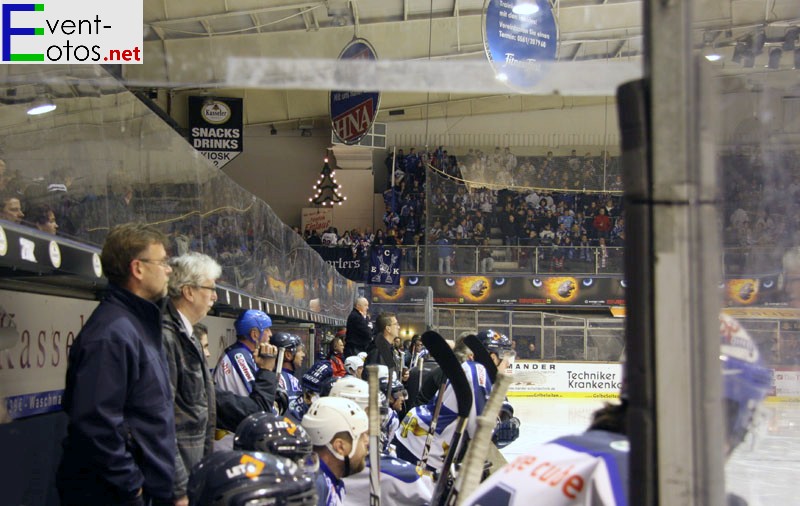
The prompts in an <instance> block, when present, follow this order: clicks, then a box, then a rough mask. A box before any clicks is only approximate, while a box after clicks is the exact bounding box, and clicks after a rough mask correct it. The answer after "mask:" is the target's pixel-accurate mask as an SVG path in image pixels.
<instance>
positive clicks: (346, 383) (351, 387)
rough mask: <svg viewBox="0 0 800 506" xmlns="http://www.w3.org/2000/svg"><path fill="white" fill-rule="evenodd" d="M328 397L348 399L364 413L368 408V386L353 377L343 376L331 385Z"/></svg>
mask: <svg viewBox="0 0 800 506" xmlns="http://www.w3.org/2000/svg"><path fill="white" fill-rule="evenodd" d="M330 396H331V397H341V398H343V399H350V400H351V401H353V402H355V403H356V404H358V405H359V407H361V409H363V410H364V411H366V410H367V406H369V384H368V383H367V382H366V381H364V380H360V379H358V378H356V377H355V376H345V377H344V378H341V379H339V381H337V382H336V383H334V384H333V386H332V387H331V393H330Z"/></svg>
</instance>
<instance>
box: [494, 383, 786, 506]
mask: <svg viewBox="0 0 800 506" xmlns="http://www.w3.org/2000/svg"><path fill="white" fill-rule="evenodd" d="M509 400H510V401H511V403H512V404H513V405H514V411H515V414H516V416H517V417H518V418H519V419H520V421H521V422H522V425H521V427H520V437H519V439H517V440H516V441H515V442H514V443H513V444H511V445H509V446H508V447H506V448H505V449H503V451H502V453H503V455H504V456H505V457H506V459H509V460H510V459H513V458H514V457H516V456H517V455H521V454H524V453H526V449H528V448H531V447H533V446H534V445H537V444H541V443H545V442H547V441H549V440H551V439H554V438H556V437H558V436H561V435H565V434H575V433H580V432H582V431H583V430H585V429H586V427H587V426H588V424H589V420H590V418H591V414H592V412H593V411H594V410H595V409H597V408H599V407H601V406H602V405H603V401H602V400H595V399H571V398H564V399H552V398H548V399H543V398H536V397H512V398H510V399H509ZM754 432H755V435H754V437H751V438H749V439H747V440H745V442H744V443H742V445H741V446H740V447H739V448H738V449H737V450H736V451H735V452H734V454H733V455H732V456H731V458H730V460H729V461H728V464H727V467H726V488H727V490H728V491H729V492H733V493H735V494H737V495H739V496H741V497H743V498H745V499H746V500H747V502H748V504H749V505H750V506H775V505H788V504H800V499H798V497H797V479H798V478H800V403H794V402H776V401H768V402H766V403H765V404H764V406H763V408H762V412H761V413H760V415H759V423H758V425H757V427H756V429H755V431H754Z"/></svg>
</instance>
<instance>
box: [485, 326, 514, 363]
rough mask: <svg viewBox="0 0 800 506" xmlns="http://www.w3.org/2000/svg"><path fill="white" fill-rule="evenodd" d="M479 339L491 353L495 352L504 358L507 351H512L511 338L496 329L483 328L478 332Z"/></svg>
mask: <svg viewBox="0 0 800 506" xmlns="http://www.w3.org/2000/svg"><path fill="white" fill-rule="evenodd" d="M478 340H479V341H480V342H481V344H483V346H484V347H486V349H487V350H488V351H489V353H494V354H496V355H497V357H498V358H500V359H502V358H503V356H504V355H505V354H506V353H509V352H510V351H511V339H509V338H508V336H506V335H505V334H501V333H500V332H495V331H494V330H491V329H489V330H481V331H480V332H478Z"/></svg>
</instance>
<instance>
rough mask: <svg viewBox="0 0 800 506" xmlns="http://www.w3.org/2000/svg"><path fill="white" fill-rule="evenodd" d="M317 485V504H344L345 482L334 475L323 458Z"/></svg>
mask: <svg viewBox="0 0 800 506" xmlns="http://www.w3.org/2000/svg"><path fill="white" fill-rule="evenodd" d="M316 487H317V506H341V505H342V504H344V502H343V501H344V482H343V481H342V480H340V479H339V478H337V477H336V476H334V474H333V472H331V470H330V468H329V467H328V466H327V464H325V462H323V461H322V460H320V461H319V471H317V478H316ZM365 504H369V503H368V502H367V503H365Z"/></svg>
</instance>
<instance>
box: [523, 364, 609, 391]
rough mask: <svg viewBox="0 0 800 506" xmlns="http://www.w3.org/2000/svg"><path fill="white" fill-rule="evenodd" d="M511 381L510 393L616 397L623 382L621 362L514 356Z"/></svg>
mask: <svg viewBox="0 0 800 506" xmlns="http://www.w3.org/2000/svg"><path fill="white" fill-rule="evenodd" d="M511 381H512V383H511V386H510V387H509V389H508V395H509V396H510V397H511V396H516V397H585V398H597V399H616V398H619V389H620V388H621V386H622V365H621V364H618V363H597V362H595V363H590V362H539V361H529V360H517V361H516V362H514V365H513V367H512V372H511Z"/></svg>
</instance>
